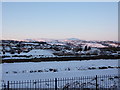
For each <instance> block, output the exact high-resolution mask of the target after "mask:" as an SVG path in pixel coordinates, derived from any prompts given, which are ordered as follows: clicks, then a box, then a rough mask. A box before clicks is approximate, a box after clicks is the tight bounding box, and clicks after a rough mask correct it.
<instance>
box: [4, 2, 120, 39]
mask: <svg viewBox="0 0 120 90" xmlns="http://www.w3.org/2000/svg"><path fill="white" fill-rule="evenodd" d="M36 38H49V39H64V38H79V39H82V40H118V3H117V2H4V3H3V4H2V39H17V40H23V39H36Z"/></svg>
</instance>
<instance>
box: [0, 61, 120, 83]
mask: <svg viewBox="0 0 120 90" xmlns="http://www.w3.org/2000/svg"><path fill="white" fill-rule="evenodd" d="M0 65H2V71H3V72H2V80H3V81H8V80H10V81H17V80H19V81H21V80H37V79H52V78H65V77H66V78H70V77H80V76H95V75H113V74H115V75H117V74H118V59H109V60H108V59H107V60H104V59H98V60H85V61H59V62H57V61H54V62H27V63H3V64H0Z"/></svg>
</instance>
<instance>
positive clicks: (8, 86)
mask: <svg viewBox="0 0 120 90" xmlns="http://www.w3.org/2000/svg"><path fill="white" fill-rule="evenodd" d="M9 84H10V83H9V81H8V82H7V90H9V87H10V85H9Z"/></svg>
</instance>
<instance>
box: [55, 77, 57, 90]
mask: <svg viewBox="0 0 120 90" xmlns="http://www.w3.org/2000/svg"><path fill="white" fill-rule="evenodd" d="M55 90H57V78H55Z"/></svg>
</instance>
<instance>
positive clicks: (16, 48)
mask: <svg viewBox="0 0 120 90" xmlns="http://www.w3.org/2000/svg"><path fill="white" fill-rule="evenodd" d="M119 45H120V43H119V42H115V41H84V40H64V41H59V40H54V41H49V42H47V41H16V40H1V42H0V49H1V52H0V55H1V56H2V60H5V59H31V58H44V57H84V56H94V55H97V56H99V55H106V56H109V55H114V56H118V55H120V46H119Z"/></svg>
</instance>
